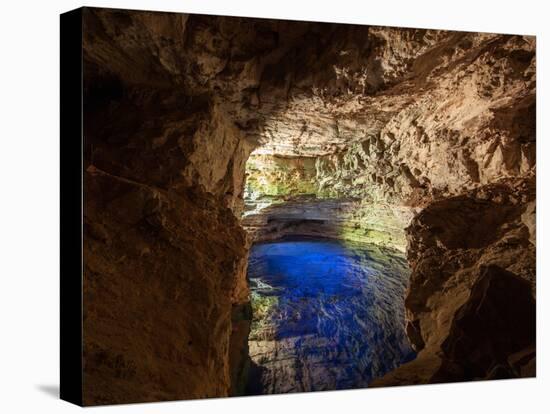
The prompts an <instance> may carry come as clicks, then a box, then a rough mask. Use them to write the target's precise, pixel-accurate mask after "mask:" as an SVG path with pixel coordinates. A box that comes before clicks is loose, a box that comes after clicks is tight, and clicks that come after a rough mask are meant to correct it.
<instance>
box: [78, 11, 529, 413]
mask: <svg viewBox="0 0 550 414" xmlns="http://www.w3.org/2000/svg"><path fill="white" fill-rule="evenodd" d="M84 29H85V30H84V36H85V37H84V45H83V47H84V53H83V58H84V65H85V72H84V91H85V99H84V114H85V116H84V151H85V159H84V164H85V165H84V166H85V169H86V171H87V173H86V175H85V182H84V185H85V188H86V198H85V202H86V210H85V217H84V218H85V223H86V225H85V239H86V243H85V246H84V249H85V257H86V258H87V263H86V267H85V274H84V277H85V291H84V295H85V301H86V302H85V303H88V304H89V305H86V306H89V307H88V308H87V309H86V321H85V327H86V331H85V332H86V333H87V334H86V336H85V344H84V358H85V366H86V373H85V381H84V384H85V390H84V400H85V402H86V403H88V404H91V403H104V402H136V401H149V400H155V399H178V398H198V397H205V396H223V395H228V394H229V393H230V392H231V384H230V382H231V381H230V378H231V363H230V362H231V361H230V359H231V358H230V350H229V348H230V347H229V345H228V344H229V343H230V342H231V341H230V336H231V332H232V330H233V331H238V330H239V329H240V328H237V326H236V325H235V326H233V327H232V322H231V313H232V309H234V307H235V306H238V305H242V304H243V303H244V302H246V301H247V300H248V287H247V285H246V280H245V274H246V261H247V249H248V246H249V241H247V240H246V237H245V234H244V232H243V231H242V228H241V223H240V218H241V214H242V212H243V211H246V212H247V213H250V212H253V214H248V215H247V216H246V219H245V224H246V225H247V228H248V229H249V230H250V235H251V236H252V237H251V239H257V240H265V239H269V238H273V237H278V236H280V235H283V234H291V233H292V234H296V233H306V234H308V233H312V234H313V233H315V234H319V233H323V234H324V235H327V236H332V237H338V238H350V239H356V240H362V241H374V242H378V243H379V244H381V245H388V246H393V247H396V248H400V249H401V250H405V249H406V250H407V253H408V256H409V260H410V264H411V266H412V271H413V273H412V278H411V285H410V289H409V293H408V296H407V302H406V306H407V312H406V313H407V318H408V321H409V323H408V327H407V332H408V335H409V338H410V339H411V341H412V343H413V344H415V346H416V347H417V348H418V349H419V350H420V353H419V356H418V359H417V360H416V361H413V362H411V363H409V364H408V365H405V366H403V367H402V368H403V370H401V368H399V369H398V370H397V371H396V372H395V374H393V377H386V378H385V379H384V381H386V382H385V383H399V382H400V383H414V382H422V381H424V382H425V381H429V380H430V379H431V378H434V372H437V371H438V370H439V368H440V367H441V365H442V359H441V357H440V356H439V354H438V352H439V351H440V349H441V344H442V343H443V342H444V341H445V340H446V338H447V337H449V332H450V331H451V326H453V320H454V315H455V313H456V311H457V310H458V309H459V308H461V306H463V305H464V304H465V303H466V302H467V300H468V297H470V291H471V289H472V286H474V284H475V283H476V280H477V279H478V278H479V277H480V275H481V269H482V267H483V266H486V265H491V264H494V265H497V266H499V268H501V269H504V270H506V271H508V272H511V273H514V274H515V275H516V276H518V277H520V278H522V279H524V280H527V281H529V283H530V285H531V287H532V290H533V291H534V267H535V259H534V251H535V246H534V244H535V203H534V200H535V196H534V181H533V180H534V179H533V178H532V177H534V173H535V88H536V85H535V67H536V66H535V41H534V38H532V37H528V36H511V35H496V34H486V33H483V34H476V33H461V32H446V31H435V30H417V29H399V28H381V27H369V26H356V25H336V24H325V23H310V22H291V21H276V20H268V19H245V18H233V17H216V16H200V15H184V14H174V13H152V12H139V11H122V10H107V9H90V8H87V9H86V10H85V11H84ZM253 151H255V152H254V154H255V155H254V157H257V156H263V157H264V158H263V159H262V163H260V167H262V166H268V165H272V164H273V159H274V158H275V157H279V158H281V157H283V158H285V159H286V160H287V161H288V162H287V161H284V162H283V163H282V164H284V165H283V166H284V167H285V168H286V169H287V172H289V171H290V172H292V171H294V172H297V175H296V174H294V173H292V174H294V175H292V174H290V175H288V174H287V175H284V174H283V175H280V176H279V177H284V180H285V183H284V184H285V186H286V185H287V183H290V184H291V185H290V186H286V187H285V188H282V189H280V190H281V191H279V189H277V194H270V193H269V192H270V191H271V190H269V191H264V189H261V191H260V192H261V194H260V195H259V196H258V197H255V198H248V197H247V200H245V164H246V161H247V159H248V158H249V155H250V154H251V153H252V152H253ZM260 159H261V158H260ZM289 166H290V168H287V167H289ZM262 168H263V167H262ZM276 170H277V168H275V169H273V170H272V171H273V172H274V174H275V175H274V176H278V175H277V174H279V172H277V171H276ZM285 174H286V173H285ZM292 177H293V178H292ZM529 177H531V178H529ZM248 178H251V177H248ZM495 183H500V184H498V185H496V184H495ZM494 185H496V187H495V186H494ZM257 188H263V187H261V186H260V187H257ZM245 201H246V206H245ZM422 209H423V210H422ZM421 210H422V212H420V211H421ZM419 212H420V213H419ZM417 214H418V215H417ZM300 215H301V216H302V217H306V218H307V220H305V221H304V220H302V222H296V221H295V218H296V217H298V216H300ZM415 215H416V216H415ZM289 217H290V220H287V219H288V218H289ZM413 217H414V219H413ZM246 220H250V221H249V222H248V223H247V222H246ZM408 225H410V226H409V227H408V230H407V232H405V228H406V227H407V226H408ZM407 238H408V244H407V243H406V240H407ZM241 327H242V326H241ZM239 335H240V336H241V337H242V333H241V334H239ZM189 341H191V344H189ZM233 342H234V343H239V340H237V339H235V341H233ZM241 342H242V341H241ZM186 344H187V345H186ZM522 352H523V351H520V352H519V353H516V354H514V355H512V356H509V357H508V361H512V360H514V361H515V362H513V363H512V362H509V363H510V364H511V366H513V367H512V368H513V369H512V370H511V371H510V370H509V371H510V372H515V373H518V372H520V373H521V375H522V376H526V375H530V374H529V373H530V372H531V371H529V369H528V368H525V366H528V367H532V366H533V365H532V364H531V365H529V363H527V365H525V364H524V363H525V361H527V360H528V361H532V360H533V358H531V357H532V356H533V355H534V351H533V350H531V351H525V352H523V353H522ZM232 354H235V355H241V353H240V352H234V353H232ZM453 361H454V363H455V364H456V363H457V362H456V360H453ZM518 361H519V362H518ZM241 362H242V361H241ZM241 362H239V364H241ZM500 362H502V361H500ZM500 362H499V363H500ZM518 364H519V365H518ZM522 364H523V365H522ZM501 365H502V364H501ZM520 365H521V369H519V368H517V367H518V366H520ZM505 369H508V368H505ZM518 369H519V371H518ZM499 370H500V371H499ZM497 371H498V372H500V373H496V374H494V375H497V376H498V375H501V374H502V372H503V369H501V368H498V370H497ZM235 375H236V376H237V377H238V375H237V374H235ZM235 375H234V376H235ZM391 375H392V374H390V376H391ZM488 375H489V374H488ZM489 376H490V375H489Z"/></svg>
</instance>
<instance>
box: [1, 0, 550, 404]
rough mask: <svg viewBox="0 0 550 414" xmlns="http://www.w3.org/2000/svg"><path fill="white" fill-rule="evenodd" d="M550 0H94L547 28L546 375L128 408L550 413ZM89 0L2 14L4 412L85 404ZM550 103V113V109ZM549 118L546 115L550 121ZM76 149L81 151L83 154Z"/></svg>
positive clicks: (541, 356)
mask: <svg viewBox="0 0 550 414" xmlns="http://www.w3.org/2000/svg"><path fill="white" fill-rule="evenodd" d="M545 3H547V2H546V1H544V0H539V1H526V0H515V1H504V0H498V1H483V0H476V1H466V0H457V1H454V2H445V1H444V0H439V1H420V0H408V1H407V0H403V1H398V0H382V1H366V0H364V1H356V2H353V1H347V0H335V1H331V2H322V0H317V1H311V2H310V1H306V0H301V1H300V0H289V1H286V0H255V1H237V0H225V1H224V0H216V1H214V0H202V1H200V0H196V1H185V0H180V1H159V0H156V1H153V0H150V1H143V0H126V1H122V0H111V1H89V2H87V3H85V5H89V6H110V7H119V8H134V9H153V10H167V11H186V12H196V13H200V12H202V13H210V14H225V15H241V16H257V17H278V18H292V19H300V20H318V21H334V22H349V23H364V24H376V25H393V26H407V27H421V28H442V29H460V30H470V31H487V32H504V33H522V34H536V35H537V66H538V68H537V82H538V91H537V92H538V93H537V98H538V99H537V101H538V103H537V131H538V134H537V156H538V163H537V169H538V172H537V173H538V184H539V185H538V195H537V201H538V208H537V210H538V214H537V216H538V217H537V218H538V223H537V230H538V231H537V233H538V234H537V236H538V237H537V238H538V249H537V253H538V255H537V256H538V272H537V273H538V280H537V289H538V301H537V306H538V355H537V363H538V377H537V379H529V380H508V381H496V382H484V383H469V384H450V385H435V386H416V387H400V388H393V389H389V388H387V389H372V390H356V391H343V392H325V393H310V394H299V395H287V396H275V397H267V396H266V397H248V398H234V399H217V400H202V401H188V402H174V403H156V404H135V405H126V406H113V407H104V408H89V409H86V411H93V412H96V411H98V410H101V411H102V412H116V413H153V412H154V413H168V412H170V413H175V412H178V413H182V412H192V413H194V412H223V413H224V414H225V413H240V414H243V413H247V412H253V413H261V414H263V413H266V414H267V413H281V412H282V413H288V414H290V413H324V412H331V413H334V412H342V411H345V412H349V411H351V412H363V413H367V412H368V413H378V412H380V413H395V412H398V410H399V411H404V412H407V413H416V412H421V413H442V412H444V413H445V414H448V413H466V412H469V411H470V412H473V413H482V412H484V411H485V412H501V413H508V412H510V413H512V412H513V413H519V412H522V413H527V412H528V413H531V412H533V413H538V412H550V411H549V410H550V398H549V397H548V394H549V393H550V380H549V375H550V369H549V361H550V354H549V352H550V349H549V347H548V344H549V333H548V323H549V317H548V310H549V303H550V294H549V288H548V286H549V284H548V282H547V277H548V275H547V272H548V269H549V260H548V258H547V256H548V251H545V249H547V247H548V243H545V240H548V235H549V234H550V233H549V232H548V224H547V223H548V219H546V217H548V216H547V214H548V213H547V211H545V207H547V206H548V189H547V188H548V187H546V188H545V185H546V184H547V183H548V182H549V178H550V177H549V174H548V167H547V164H546V165H545V163H544V161H546V160H548V157H549V156H550V154H549V152H548V146H549V145H548V143H547V142H546V138H547V137H545V133H548V131H549V127H548V122H547V119H548V118H546V119H544V118H543V114H545V115H549V114H548V113H547V111H548V108H549V104H548V95H549V94H550V91H549V90H548V83H547V79H548V78H546V77H544V76H543V75H544V74H545V72H547V71H548V70H549V67H548V65H549V64H548V63H547V62H549V59H550V57H549V53H548V52H549V49H548V45H549V43H550V40H549V36H550V35H549V31H548V27H549V26H550V24H549V20H548V16H550V13H548V10H545ZM81 5H83V4H82V3H81V2H79V1H69V0H67V1H62V0H57V1H51V0H50V1H48V0H44V1H36V2H35V3H33V2H30V1H23V0H7V1H3V2H2V9H1V14H0V16H1V17H0V19H1V22H0V31H1V36H0V42H1V43H0V44H1V48H0V58H1V61H0V62H1V63H0V104H1V107H0V128H1V134H0V280H1V283H2V284H1V288H0V412H3V413H17V412H25V413H50V412H53V413H65V412H76V411H78V410H80V408H77V407H76V406H72V405H70V404H68V403H66V402H63V401H60V400H58V399H57V397H56V394H57V392H58V378H59V368H58V366H59V351H58V346H59V339H58V337H59V322H58V317H59V201H58V200H59V110H58V108H59V64H58V62H59V16H58V15H59V13H61V12H64V11H67V10H70V9H73V8H76V7H79V6H81ZM545 111H546V112H545ZM545 121H546V122H545ZM75 156H78V155H77V154H75Z"/></svg>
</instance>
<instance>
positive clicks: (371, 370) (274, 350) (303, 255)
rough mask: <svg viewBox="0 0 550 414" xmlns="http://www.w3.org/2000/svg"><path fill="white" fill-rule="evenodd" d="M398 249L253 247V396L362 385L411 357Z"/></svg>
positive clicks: (329, 243) (302, 244) (317, 243)
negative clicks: (405, 324) (406, 330)
mask: <svg viewBox="0 0 550 414" xmlns="http://www.w3.org/2000/svg"><path fill="white" fill-rule="evenodd" d="M408 278H409V271H408V266H407V263H406V260H405V258H404V257H403V255H402V254H400V253H399V252H396V251H391V250H385V249H381V248H378V247H376V246H371V245H361V244H349V243H346V244H343V243H341V242H338V241H333V240H325V239H322V240H317V239H314V240H312V239H309V240H283V241H277V242H270V243H262V244H256V245H254V246H253V247H252V249H251V252H250V259H249V266H248V279H249V283H250V286H251V296H252V306H253V323H252V331H251V334H250V338H249V348H250V356H251V359H252V361H253V366H252V367H253V369H252V373H251V375H250V380H249V392H250V393H253V394H268V393H283V392H300V391H319V390H331V389H346V388H360V387H366V386H367V385H368V383H369V382H370V381H371V380H372V379H374V378H376V377H379V376H382V375H384V374H385V373H386V372H388V371H390V370H392V369H393V368H395V367H397V366H399V365H400V364H402V363H403V362H406V361H408V360H410V359H412V358H413V357H414V353H413V351H412V350H411V348H410V345H409V342H408V340H407V338H406V335H405V331H404V305H403V302H404V295H405V290H406V287H407V283H408Z"/></svg>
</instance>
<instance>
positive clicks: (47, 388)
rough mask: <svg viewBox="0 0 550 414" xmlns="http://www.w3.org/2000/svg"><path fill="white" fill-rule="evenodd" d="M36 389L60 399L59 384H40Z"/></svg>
mask: <svg viewBox="0 0 550 414" xmlns="http://www.w3.org/2000/svg"><path fill="white" fill-rule="evenodd" d="M36 389H38V390H39V391H41V392H43V393H44V394H46V395H49V396H50V397H53V398H55V399H58V398H59V384H40V385H37V386H36Z"/></svg>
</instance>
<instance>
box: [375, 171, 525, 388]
mask: <svg viewBox="0 0 550 414" xmlns="http://www.w3.org/2000/svg"><path fill="white" fill-rule="evenodd" d="M534 200H535V181H534V177H531V178H526V179H520V180H514V181H512V182H510V181H507V180H505V181H503V182H500V183H498V184H492V185H487V186H482V187H480V188H478V189H476V190H473V191H471V192H468V193H466V194H463V195H460V196H456V197H451V198H447V199H444V200H441V201H439V202H435V203H433V204H431V205H430V206H428V207H427V208H426V209H424V210H423V211H422V212H421V213H420V214H419V215H418V216H416V217H415V218H414V220H413V222H412V224H411V226H410V227H409V228H408V229H407V234H408V237H409V249H408V260H409V263H410V265H411V268H412V274H411V281H410V286H409V290H408V294H407V297H406V300H405V306H406V314H407V315H406V319H407V333H408V335H409V339H410V340H411V344H412V345H413V347H414V348H415V349H416V350H417V352H419V354H418V357H417V359H416V360H414V361H413V362H410V363H408V364H405V365H403V366H401V367H400V368H398V369H397V370H395V371H393V372H392V373H390V374H388V375H387V376H386V377H384V378H382V379H379V380H377V381H375V382H374V384H373V385H375V386H385V385H399V384H416V383H433V382H446V381H457V380H459V381H465V380H473V379H491V378H496V377H503V378H511V377H528V376H534V375H535V318H534V307H535V302H534V295H535V274H536V260H535V259H536V250H535V244H534V242H533V240H532V237H531V236H532V234H531V230H530V227H532V226H533V224H534V221H535V216H534V214H533V212H532V210H531V209H532V203H534ZM491 286H494V287H491ZM512 286H515V287H513V288H512ZM504 298H506V299H504ZM482 306H483V308H482ZM461 331H466V333H465V332H461ZM481 336H483V338H481ZM516 341H519V342H517V343H516ZM474 348H475V349H474ZM459 349H460V351H459ZM495 375H497V376H496V377H495Z"/></svg>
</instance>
